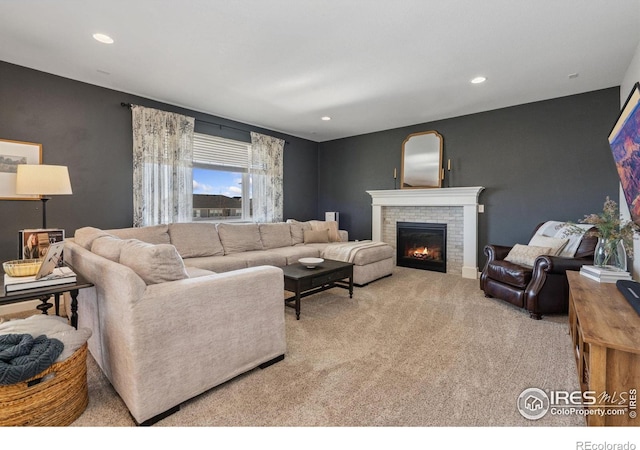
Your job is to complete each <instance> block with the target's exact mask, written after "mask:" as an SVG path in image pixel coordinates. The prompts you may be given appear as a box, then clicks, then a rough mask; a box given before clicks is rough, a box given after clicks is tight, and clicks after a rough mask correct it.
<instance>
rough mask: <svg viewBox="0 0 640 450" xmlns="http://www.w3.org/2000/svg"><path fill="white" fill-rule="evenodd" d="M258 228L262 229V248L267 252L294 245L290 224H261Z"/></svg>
mask: <svg viewBox="0 0 640 450" xmlns="http://www.w3.org/2000/svg"><path fill="white" fill-rule="evenodd" d="M258 228H259V229H260V239H261V240H262V248H264V249H265V250H268V249H272V248H281V247H291V246H292V245H293V240H292V239H291V226H290V225H289V224H288V223H261V224H259V225H258Z"/></svg>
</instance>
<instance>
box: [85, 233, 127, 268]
mask: <svg viewBox="0 0 640 450" xmlns="http://www.w3.org/2000/svg"><path fill="white" fill-rule="evenodd" d="M126 242H127V241H125V240H122V239H120V238H117V237H115V236H111V235H106V236H102V237H100V238H98V239H95V240H94V241H93V244H91V251H92V252H93V253H95V254H96V255H98V256H102V257H103V258H107V259H108V260H110V261H113V262H120V252H121V251H122V247H123V246H124V244H125V243H126Z"/></svg>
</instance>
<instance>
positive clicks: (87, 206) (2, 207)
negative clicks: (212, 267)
mask: <svg viewBox="0 0 640 450" xmlns="http://www.w3.org/2000/svg"><path fill="white" fill-rule="evenodd" d="M0 80H1V82H0V138H1V139H11V140H17V141H29V142H38V143H41V144H43V162H44V163H46V164H63V165H67V166H69V172H70V176H71V182H72V185H73V190H74V193H73V195H71V196H58V197H55V198H53V199H52V200H50V201H49V203H48V207H47V218H48V225H49V226H51V227H59V228H64V229H65V230H66V231H67V234H68V235H72V234H73V232H74V231H75V230H76V229H77V228H80V227H83V226H87V225H92V226H96V227H100V228H117V227H127V226H131V223H132V189H131V178H132V166H131V146H132V144H131V114H130V112H129V111H128V110H127V109H126V108H123V107H121V106H120V103H121V102H125V103H136V104H141V105H144V106H149V107H155V108H159V109H165V110H169V111H175V112H180V113H186V114H189V115H192V116H194V117H196V130H197V131H202V132H208V133H212V134H218V135H223V136H226V137H232V138H235V139H248V132H249V131H252V130H255V131H259V132H265V133H267V134H270V135H274V136H278V137H281V138H284V139H285V140H287V141H288V144H287V145H286V146H285V161H284V215H285V218H296V219H298V220H308V219H313V218H322V217H324V211H339V212H340V224H341V227H342V228H344V229H347V230H348V231H349V232H350V235H351V237H352V238H355V239H367V238H370V237H371V198H370V197H369V195H368V194H366V192H365V191H366V190H371V189H393V188H394V180H393V169H394V168H398V175H399V170H400V158H401V145H402V141H403V140H404V139H405V137H406V136H407V135H408V134H410V133H415V132H419V131H428V130H437V131H438V132H440V134H442V135H443V137H444V159H445V161H446V159H451V160H452V172H451V175H450V177H449V178H447V179H446V180H445V186H484V187H485V188H486V190H485V191H484V192H483V194H482V195H481V197H480V201H481V203H483V204H484V205H485V207H486V213H485V214H483V215H481V216H480V224H479V234H480V243H479V249H478V253H479V255H480V259H481V262H483V261H484V256H483V255H482V247H483V246H484V245H485V244H486V243H497V244H513V243H516V242H520V243H523V242H526V241H528V239H529V234H530V233H531V230H532V228H533V227H534V226H535V225H536V224H537V223H538V222H540V221H543V220H550V219H555V220H578V219H580V218H582V217H583V215H584V214H587V213H591V212H598V211H600V210H601V208H602V203H603V202H604V199H605V197H606V196H607V195H608V196H610V197H612V198H615V199H618V178H617V175H616V172H615V166H614V163H613V158H612V157H611V153H610V150H609V147H608V143H607V140H606V137H607V135H608V133H609V131H610V128H611V126H612V125H613V123H614V121H615V119H616V117H617V115H618V112H619V107H620V105H619V89H618V88H611V89H605V90H601V91H595V92H590V93H587V94H581V95H575V96H571V97H563V98H559V99H554V100H549V101H544V102H537V103H531V104H527V105H520V106H516V107H512V108H505V109H500V110H495V111H490V112H486V113H481V114H474V115H469V116H463V117H457V118H453V119H447V120H441V121H437V122H432V123H426V124H420V125H415V126H410V127H404V128H399V129H393V130H387V131H383V132H379V133H371V134H366V135H362V136H354V137H351V138H345V139H340V140H335V141H330V142H325V143H321V144H317V143H315V142H312V141H308V140H304V139H300V138H296V137H293V136H287V135H283V134H280V133H277V132H272V131H269V130H261V129H259V128H255V127H252V126H249V125H246V124H242V123H238V122H233V121H228V120H225V119H222V118H218V117H214V116H210V115H206V114H202V113H198V112H194V111H188V110H185V109H182V108H178V107H173V106H171V105H166V104H162V103H158V102H155V101H152V100H149V99H144V98H140V97H136V96H133V95H129V94H125V93H122V92H117V91H114V90H109V89H104V88H100V87H97V86H92V85H88V84H85V83H80V82H76V81H73V80H69V79H65V78H61V77H57V76H54V75H50V74H46V73H42V72H38V71H34V70H31V69H26V68H23V67H19V66H15V65H12V64H8V63H4V62H0ZM205 122H215V123H219V124H223V125H229V126H231V127H234V128H240V129H241V130H246V131H236V130H231V129H228V128H222V129H221V128H220V127H219V126H217V125H211V124H207V123H205ZM40 207H41V206H40V202H38V201H0V230H1V233H0V259H2V260H7V259H13V258H15V257H16V256H17V231H18V230H20V229H23V228H37V227H39V226H40V225H41V210H40Z"/></svg>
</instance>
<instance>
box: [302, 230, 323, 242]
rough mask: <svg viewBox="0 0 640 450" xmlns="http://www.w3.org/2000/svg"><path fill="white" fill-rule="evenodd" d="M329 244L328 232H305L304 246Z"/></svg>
mask: <svg viewBox="0 0 640 450" xmlns="http://www.w3.org/2000/svg"><path fill="white" fill-rule="evenodd" d="M328 242H329V230H305V232H304V243H305V244H323V243H328Z"/></svg>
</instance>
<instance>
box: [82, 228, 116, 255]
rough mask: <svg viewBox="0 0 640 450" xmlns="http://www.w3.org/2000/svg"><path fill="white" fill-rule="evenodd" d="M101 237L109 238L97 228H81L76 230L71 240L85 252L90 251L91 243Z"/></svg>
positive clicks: (107, 234)
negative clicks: (85, 250) (84, 249)
mask: <svg viewBox="0 0 640 450" xmlns="http://www.w3.org/2000/svg"><path fill="white" fill-rule="evenodd" d="M102 236H111V235H110V234H109V233H107V232H106V231H104V230H100V229H99V228H94V227H83V228H78V229H77V230H76V232H75V234H74V236H73V240H74V241H75V242H76V244H78V245H80V246H82V247H84V248H86V249H87V250H91V244H93V241H94V240H96V239H98V238H99V237H102Z"/></svg>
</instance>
